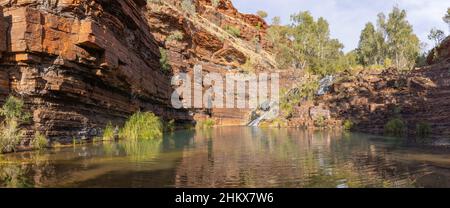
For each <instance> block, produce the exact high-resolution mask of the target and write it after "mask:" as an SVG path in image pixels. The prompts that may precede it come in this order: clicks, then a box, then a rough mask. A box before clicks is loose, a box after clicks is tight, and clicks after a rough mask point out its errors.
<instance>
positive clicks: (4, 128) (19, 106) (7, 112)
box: [0, 96, 30, 153]
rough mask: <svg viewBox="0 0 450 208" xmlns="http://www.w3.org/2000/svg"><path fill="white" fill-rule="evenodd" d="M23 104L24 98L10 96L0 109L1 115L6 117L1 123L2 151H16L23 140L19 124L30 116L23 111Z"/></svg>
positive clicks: (0, 150)
mask: <svg viewBox="0 0 450 208" xmlns="http://www.w3.org/2000/svg"><path fill="white" fill-rule="evenodd" d="M23 106H24V102H23V100H21V99H19V98H16V97H14V96H9V97H8V98H7V99H6V102H5V103H4V104H3V106H2V108H1V109H0V115H1V116H3V118H4V120H3V122H2V123H1V125H0V153H4V152H12V151H15V150H16V146H17V145H18V144H19V142H20V140H21V133H20V131H19V130H20V129H19V126H20V125H21V124H22V123H24V122H26V121H27V120H28V119H29V118H30V115H29V114H28V113H26V112H24V111H23Z"/></svg>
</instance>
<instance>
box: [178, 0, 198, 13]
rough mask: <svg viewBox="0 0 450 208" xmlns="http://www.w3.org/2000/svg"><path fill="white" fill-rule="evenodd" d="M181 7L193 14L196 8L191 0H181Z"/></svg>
mask: <svg viewBox="0 0 450 208" xmlns="http://www.w3.org/2000/svg"><path fill="white" fill-rule="evenodd" d="M181 9H183V10H184V11H185V12H186V13H188V14H191V15H194V14H195V12H196V8H195V5H194V3H192V0H183V1H182V2H181Z"/></svg>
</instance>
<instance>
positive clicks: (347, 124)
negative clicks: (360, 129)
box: [342, 119, 353, 131]
mask: <svg viewBox="0 0 450 208" xmlns="http://www.w3.org/2000/svg"><path fill="white" fill-rule="evenodd" d="M342 127H343V128H344V130H346V131H350V130H352V128H353V122H352V121H351V120H348V119H346V120H345V121H344V123H343V124H342Z"/></svg>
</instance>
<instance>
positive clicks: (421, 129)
mask: <svg viewBox="0 0 450 208" xmlns="http://www.w3.org/2000/svg"><path fill="white" fill-rule="evenodd" d="M430 133H431V126H430V124H429V123H427V122H419V123H417V124H416V135H417V136H419V137H422V138H425V137H427V136H428V135H429V134H430Z"/></svg>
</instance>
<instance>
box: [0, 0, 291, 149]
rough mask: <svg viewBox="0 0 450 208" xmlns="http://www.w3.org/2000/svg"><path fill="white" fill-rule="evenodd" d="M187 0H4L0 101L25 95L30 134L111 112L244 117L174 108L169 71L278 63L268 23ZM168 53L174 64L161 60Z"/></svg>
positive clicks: (242, 120)
mask: <svg viewBox="0 0 450 208" xmlns="http://www.w3.org/2000/svg"><path fill="white" fill-rule="evenodd" d="M181 3H182V1H181V0H167V1H166V0H164V1H157V0H156V1H147V0H117V1H107V0H82V1H80V0H59V1H53V0H51V1H48V0H46V1H44V0H0V8H1V9H0V58H1V59H0V101H1V102H4V100H5V99H6V98H7V97H8V96H9V95H14V96H17V97H20V98H22V99H23V100H24V101H25V104H26V108H27V109H26V111H29V112H31V114H32V121H31V122H30V123H29V124H27V125H25V126H24V128H25V129H26V130H27V131H26V136H28V138H31V137H32V136H33V135H34V133H35V132H36V131H38V132H40V133H42V134H44V135H45V136H46V137H47V138H49V139H51V140H58V141H72V140H73V139H74V138H75V139H91V138H93V137H95V136H100V135H101V134H102V129H103V128H104V127H105V125H106V124H107V123H108V122H112V124H113V125H119V126H120V125H122V124H123V123H124V121H125V120H126V118H128V117H129V116H130V115H131V114H132V113H133V112H136V111H139V110H141V111H152V112H154V113H155V114H156V115H158V116H160V117H162V118H163V119H165V120H171V119H174V120H176V121H177V122H179V123H182V122H194V121H195V120H197V121H199V120H203V119H206V118H212V119H214V120H215V121H216V123H217V124H219V125H243V124H246V123H247V122H248V119H249V118H248V116H249V114H250V112H251V110H250V109H248V108H246V109H237V108H236V109H225V108H223V109H211V110H209V109H205V108H199V109H187V110H183V109H174V108H172V105H171V102H170V96H171V94H172V92H173V89H174V88H175V87H177V86H171V77H172V75H173V74H176V73H179V72H187V73H192V71H193V70H192V69H193V67H194V65H197V64H200V65H202V67H203V73H208V72H218V73H220V74H224V73H228V72H231V73H238V72H241V71H242V70H243V68H244V66H246V65H250V64H251V65H252V66H251V68H252V69H253V68H254V70H255V71H254V72H256V73H258V72H263V71H265V72H267V71H273V70H274V66H275V61H274V59H273V57H272V56H271V55H270V53H268V52H266V50H267V49H270V45H269V44H268V42H267V41H266V39H265V31H266V29H267V27H268V26H267V24H266V23H265V22H264V20H263V19H262V18H260V17H258V16H256V15H246V14H241V13H239V12H238V11H237V10H236V9H235V8H234V7H233V5H232V4H231V1H229V0H220V1H218V2H217V5H215V4H214V3H213V2H212V1H210V0H195V1H193V4H194V6H195V12H194V13H190V12H188V11H186V10H184V9H183V5H181ZM230 27H233V28H234V29H237V30H238V31H239V35H232V34H230V32H229V31H227V30H226V28H230ZM175 34H178V36H177V35H175ZM180 34H181V37H180ZM166 55H167V64H169V66H170V69H169V70H165V69H163V68H164V67H163V65H164V64H165V63H162V62H161V61H160V60H161V58H162V57H163V58H164V56H166ZM286 74H288V73H286ZM205 87H208V86H205ZM24 142H26V140H24Z"/></svg>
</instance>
